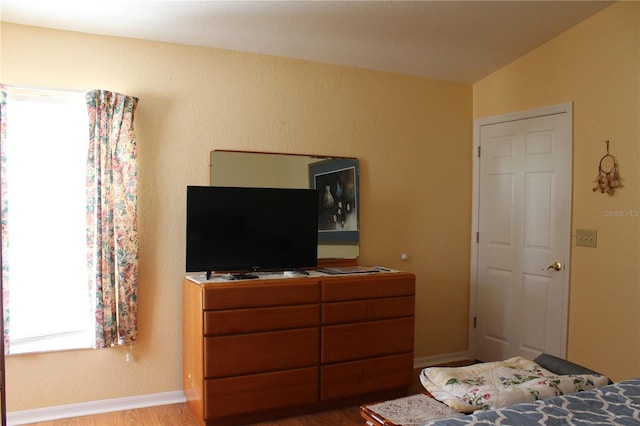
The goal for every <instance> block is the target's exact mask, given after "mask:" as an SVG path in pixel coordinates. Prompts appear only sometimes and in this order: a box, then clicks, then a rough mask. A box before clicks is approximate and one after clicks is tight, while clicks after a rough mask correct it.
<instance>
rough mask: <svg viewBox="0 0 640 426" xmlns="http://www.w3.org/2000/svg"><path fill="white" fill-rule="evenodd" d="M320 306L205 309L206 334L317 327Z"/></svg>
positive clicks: (217, 334) (215, 334)
mask: <svg viewBox="0 0 640 426" xmlns="http://www.w3.org/2000/svg"><path fill="white" fill-rule="evenodd" d="M319 318H320V308H319V306H318V305H317V304H315V305H302V306H278V307H275V308H255V309H232V310H221V311H205V312H204V335H205V336H220V335H225V334H238V333H251V332H260V331H269V330H273V331H275V330H286V329H291V328H306V327H317V326H318V323H319Z"/></svg>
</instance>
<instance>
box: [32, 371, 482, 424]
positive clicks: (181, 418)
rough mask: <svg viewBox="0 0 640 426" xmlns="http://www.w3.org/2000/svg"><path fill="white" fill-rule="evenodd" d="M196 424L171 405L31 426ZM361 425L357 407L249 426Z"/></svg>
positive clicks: (417, 389) (419, 388)
mask: <svg viewBox="0 0 640 426" xmlns="http://www.w3.org/2000/svg"><path fill="white" fill-rule="evenodd" d="M469 364H473V362H472V361H460V362H456V363H450V364H446V366H452V367H453V366H462V365H469ZM420 370H421V369H416V370H414V373H415V374H414V383H413V385H412V386H411V388H410V389H409V394H416V393H419V392H422V385H421V384H420V380H419V374H420ZM372 402H375V401H372ZM197 424H198V422H197V421H196V419H195V418H194V417H193V416H192V415H191V412H190V411H189V409H188V408H187V404H173V405H162V406H157V407H148V408H138V409H134V410H126V411H117V412H113V413H104V414H95V415H92V416H84V417H74V418H70V419H61V420H52V421H46V422H38V423H32V424H31V426H120V425H122V426H125V425H126V426H187V425H197ZM364 424H365V422H364V420H363V419H362V417H360V406H354V407H347V408H344V409H340V410H331V411H324V412H320V413H315V414H308V415H303V416H297V417H289V418H286V419H278V420H272V421H267V422H260V423H254V424H253V425H252V426H327V425H341V426H350V425H360V426H362V425H364Z"/></svg>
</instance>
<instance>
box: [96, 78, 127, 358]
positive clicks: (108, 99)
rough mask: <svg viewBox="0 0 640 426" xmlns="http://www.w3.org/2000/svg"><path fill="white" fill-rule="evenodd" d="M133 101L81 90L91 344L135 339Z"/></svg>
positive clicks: (98, 345)
mask: <svg viewBox="0 0 640 426" xmlns="http://www.w3.org/2000/svg"><path fill="white" fill-rule="evenodd" d="M137 103H138V99H137V98H134V97H131V96H126V95H123V94H120V93H114V92H109V91H104V90H94V91H91V92H89V93H87V107H88V112H89V123H90V124H89V126H90V141H89V155H88V162H87V249H88V267H89V285H90V290H91V292H92V294H94V293H95V317H96V342H95V347H96V348H104V347H109V346H120V345H131V344H133V343H135V341H136V339H137V320H136V314H137V281H138V232H137V148H136V140H135V135H134V127H133V116H134V112H135V109H136V105H137Z"/></svg>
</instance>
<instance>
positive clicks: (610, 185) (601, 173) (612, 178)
mask: <svg viewBox="0 0 640 426" xmlns="http://www.w3.org/2000/svg"><path fill="white" fill-rule="evenodd" d="M604 142H605V143H606V144H607V153H606V154H605V155H604V157H602V158H601V159H600V165H599V166H598V177H597V178H596V180H595V183H596V186H594V187H593V191H594V192H595V191H598V190H599V191H600V192H601V193H603V194H604V193H605V192H606V193H607V194H609V195H613V190H614V189H615V188H620V187H622V183H621V182H620V175H619V174H618V162H617V161H616V159H615V157H614V156H613V155H611V154H609V141H604Z"/></svg>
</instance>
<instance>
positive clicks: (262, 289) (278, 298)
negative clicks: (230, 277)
mask: <svg viewBox="0 0 640 426" xmlns="http://www.w3.org/2000/svg"><path fill="white" fill-rule="evenodd" d="M253 281H256V280H248V281H243V282H239V283H216V284H210V285H207V286H206V287H205V288H204V300H203V309H204V310H213V309H235V308H257V307H263V306H286V305H304V304H311V303H318V301H319V288H318V282H317V281H315V280H311V279H307V278H303V279H294V278H292V279H288V280H286V281H285V282H284V283H283V282H282V281H281V280H280V281H275V280H274V281H275V282H276V283H269V281H268V280H265V281H261V282H260V283H255V282H253Z"/></svg>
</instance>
